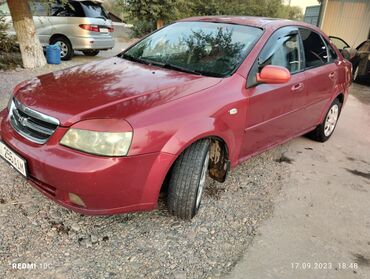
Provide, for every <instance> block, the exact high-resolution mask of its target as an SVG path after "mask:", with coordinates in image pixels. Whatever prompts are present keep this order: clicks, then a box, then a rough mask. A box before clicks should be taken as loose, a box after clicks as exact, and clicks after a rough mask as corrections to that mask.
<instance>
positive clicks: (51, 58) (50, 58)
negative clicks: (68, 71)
mask: <svg viewBox="0 0 370 279" xmlns="http://www.w3.org/2000/svg"><path fill="white" fill-rule="evenodd" d="M46 61H47V62H48V64H60V46H59V45H57V44H55V45H48V46H47V47H46Z"/></svg>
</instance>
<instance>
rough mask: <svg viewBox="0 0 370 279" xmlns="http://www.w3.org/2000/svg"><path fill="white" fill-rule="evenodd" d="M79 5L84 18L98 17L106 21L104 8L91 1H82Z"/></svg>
mask: <svg viewBox="0 0 370 279" xmlns="http://www.w3.org/2000/svg"><path fill="white" fill-rule="evenodd" d="M80 3H81V6H82V9H83V11H84V13H85V16H86V17H99V18H106V19H108V16H107V14H106V12H105V11H104V8H103V7H102V6H101V5H100V4H97V3H94V2H92V1H82V2H80Z"/></svg>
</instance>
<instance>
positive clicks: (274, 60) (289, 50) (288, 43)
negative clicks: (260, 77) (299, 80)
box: [247, 26, 303, 87]
mask: <svg viewBox="0 0 370 279" xmlns="http://www.w3.org/2000/svg"><path fill="white" fill-rule="evenodd" d="M302 53H303V52H302V50H301V44H300V40H299V34H298V29H297V28H296V27H290V26H289V27H283V28H280V29H278V30H277V31H275V33H274V34H272V35H271V37H270V39H269V40H268V41H267V43H266V44H265V46H264V47H263V49H262V51H261V53H260V55H259V56H258V59H257V60H256V62H255V63H254V64H253V66H252V69H251V71H250V72H249V75H248V83H247V84H248V85H247V86H248V87H252V86H255V85H257V84H258V82H257V80H256V75H257V73H258V72H260V71H261V70H262V68H263V67H265V66H267V65H274V66H281V67H284V68H286V69H288V70H289V72H290V73H291V74H294V73H297V72H299V71H301V70H302V69H303V57H302Z"/></svg>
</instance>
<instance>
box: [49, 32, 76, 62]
mask: <svg viewBox="0 0 370 279" xmlns="http://www.w3.org/2000/svg"><path fill="white" fill-rule="evenodd" d="M50 44H52V45H55V44H56V45H59V47H60V59H62V60H64V61H66V60H71V58H72V56H73V48H72V44H71V42H70V41H69V40H68V39H67V38H66V37H56V38H54V39H52V40H51V41H50Z"/></svg>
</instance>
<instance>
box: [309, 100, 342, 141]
mask: <svg viewBox="0 0 370 279" xmlns="http://www.w3.org/2000/svg"><path fill="white" fill-rule="evenodd" d="M341 108H342V103H341V102H340V101H339V100H338V99H335V100H334V101H333V103H332V104H331V105H330V107H329V110H328V112H327V113H326V116H325V118H324V121H323V122H322V123H321V124H320V125H319V126H317V127H316V129H315V130H313V131H312V132H310V133H309V134H308V137H309V138H311V139H313V140H316V141H319V142H325V141H327V140H328V139H329V138H330V137H331V135H332V134H333V132H334V130H335V127H336V126H337V122H338V118H339V115H340V112H341Z"/></svg>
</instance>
